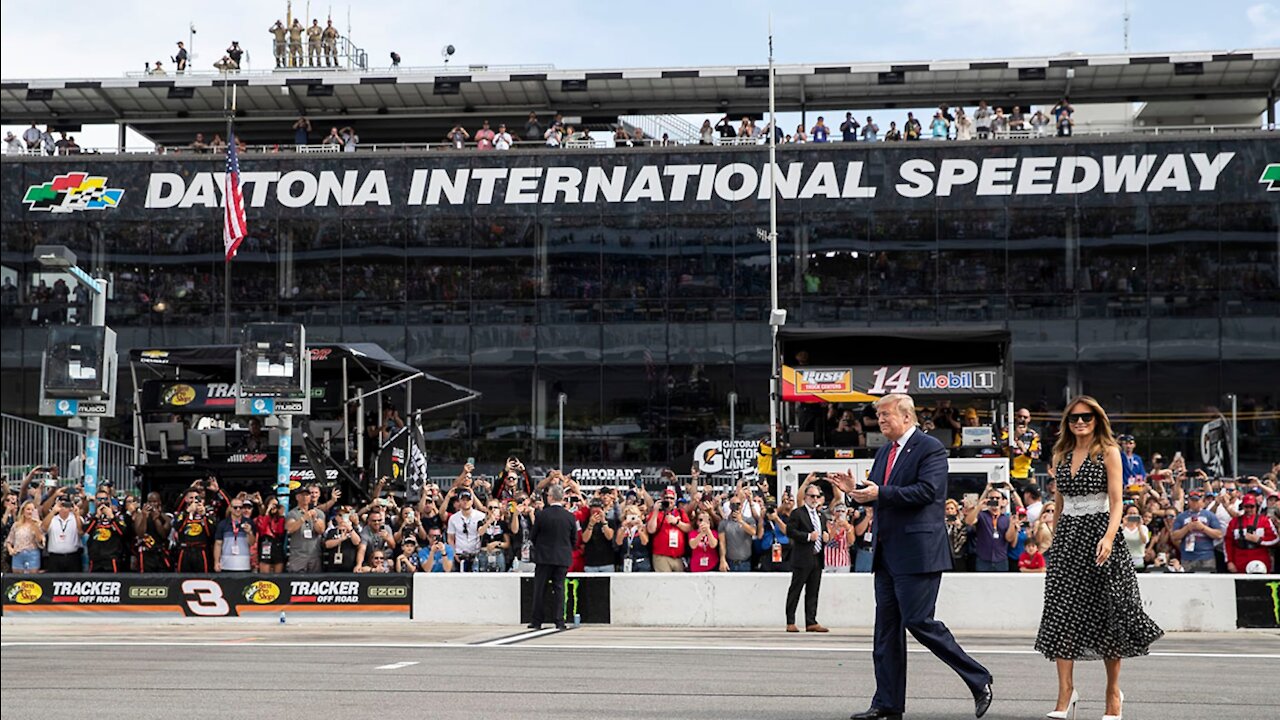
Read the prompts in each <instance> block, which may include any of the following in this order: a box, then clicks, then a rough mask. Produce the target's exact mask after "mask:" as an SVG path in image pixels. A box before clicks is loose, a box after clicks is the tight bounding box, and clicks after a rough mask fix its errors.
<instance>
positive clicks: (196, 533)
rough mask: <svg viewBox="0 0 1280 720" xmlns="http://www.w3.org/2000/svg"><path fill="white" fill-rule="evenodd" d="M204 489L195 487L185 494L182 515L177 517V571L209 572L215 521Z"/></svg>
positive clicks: (175, 562)
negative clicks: (206, 505) (204, 495)
mask: <svg viewBox="0 0 1280 720" xmlns="http://www.w3.org/2000/svg"><path fill="white" fill-rule="evenodd" d="M202 495H203V491H202V490H201V489H199V488H196V487H192V488H191V489H189V490H187V492H186V494H185V495H183V497H182V501H181V504H180V505H179V507H180V508H181V509H180V510H179V512H178V517H177V519H176V520H175V521H174V524H175V525H176V526H177V535H178V543H177V550H178V555H177V557H176V558H175V561H174V563H173V566H174V571H175V572H180V573H207V572H209V569H210V566H211V563H210V562H209V550H210V546H211V545H212V543H213V522H212V519H211V518H210V517H209V515H208V514H207V513H206V512H205V506H204V500H203V498H202Z"/></svg>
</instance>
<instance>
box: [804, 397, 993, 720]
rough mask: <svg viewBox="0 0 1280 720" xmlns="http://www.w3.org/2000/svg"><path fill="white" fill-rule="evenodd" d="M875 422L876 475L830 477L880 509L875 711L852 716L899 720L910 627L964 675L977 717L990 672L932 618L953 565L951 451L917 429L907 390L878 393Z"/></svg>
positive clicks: (986, 699)
mask: <svg viewBox="0 0 1280 720" xmlns="http://www.w3.org/2000/svg"><path fill="white" fill-rule="evenodd" d="M876 419H877V420H878V421H879V424H880V432H882V433H884V436H885V438H886V439H887V440H888V441H889V442H888V444H886V445H885V446H884V447H882V448H880V450H879V451H878V452H877V453H876V461H875V464H874V465H872V466H871V478H870V480H869V481H868V480H861V479H856V478H854V477H853V476H852V473H832V474H829V475H828V477H829V478H830V479H831V480H832V481H833V482H834V483H835V484H836V485H837V486H839V487H840V489H841V490H843V491H844V492H845V494H846V495H848V496H849V497H851V498H853V500H854V501H856V502H859V503H862V504H864V505H874V506H875V509H876V513H875V520H874V521H873V522H874V524H873V526H872V535H873V541H872V546H871V551H872V553H873V557H874V560H873V563H874V564H873V568H874V571H875V584H876V632H875V648H874V649H873V651H872V655H871V657H872V660H873V661H874V663H875V672H876V694H875V696H874V697H872V698H871V708H870V709H869V710H867V711H866V712H861V713H857V714H856V715H854V716H853V718H852V720H878V719H887V720H901V718H902V713H903V711H904V710H905V708H906V702H907V638H906V632H910V633H911V634H912V636H914V637H915V639H916V640H917V641H919V642H920V644H921V645H924V646H925V647H927V648H929V651H930V652H932V653H933V654H934V655H936V656H937V657H938V659H939V660H942V662H944V663H946V664H947V665H948V666H950V667H951V669H952V670H955V671H956V673H957V674H959V675H960V678H961V679H962V680H964V683H965V685H967V686H968V687H969V690H970V692H972V693H973V698H974V712H975V714H976V715H977V717H982V716H983V715H984V714H985V713H986V712H987V708H989V707H990V706H991V699H992V693H991V673H990V672H988V671H987V669H986V668H985V667H983V666H982V665H981V664H979V663H978V661H977V660H974V659H973V658H971V657H969V656H968V655H967V654H966V653H965V651H964V650H961V649H960V646H959V645H958V644H956V640H955V638H954V637H952V636H951V631H950V630H948V629H947V626H946V625H943V624H942V623H941V622H939V621H937V620H935V619H934V617H933V612H934V605H935V604H936V603H937V600H938V586H939V584H940V583H941V581H942V572H943V571H944V570H950V569H951V551H950V548H949V547H948V544H947V532H946V523H945V510H944V503H945V502H946V497H947V450H946V448H944V447H943V446H942V443H940V442H938V441H937V440H936V439H934V438H932V437H929V436H928V435H926V434H924V433H923V432H920V431H919V430H917V429H916V409H915V403H914V402H912V400H911V396H909V395H900V394H892V395H885V396H884V397H882V398H880V400H878V401H877V402H876Z"/></svg>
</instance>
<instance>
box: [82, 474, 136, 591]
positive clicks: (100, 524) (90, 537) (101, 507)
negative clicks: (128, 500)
mask: <svg viewBox="0 0 1280 720" xmlns="http://www.w3.org/2000/svg"><path fill="white" fill-rule="evenodd" d="M95 505H97V508H96V509H95V510H94V512H93V518H92V519H91V520H90V521H89V525H88V527H86V528H85V534H86V535H87V540H86V545H87V546H88V551H89V572H91V573H97V572H111V573H113V572H120V571H121V570H124V569H127V567H122V563H121V561H122V560H123V559H124V532H125V530H124V523H123V522H121V520H120V516H119V515H118V514H117V513H116V510H115V508H113V507H112V506H111V502H110V501H109V499H108V496H107V495H106V494H105V493H99V494H98V496H97V502H96V503H95Z"/></svg>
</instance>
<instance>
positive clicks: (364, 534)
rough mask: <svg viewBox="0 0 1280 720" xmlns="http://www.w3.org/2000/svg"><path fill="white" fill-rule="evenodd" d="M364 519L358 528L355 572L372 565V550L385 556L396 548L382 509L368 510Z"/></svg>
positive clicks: (362, 570)
mask: <svg viewBox="0 0 1280 720" xmlns="http://www.w3.org/2000/svg"><path fill="white" fill-rule="evenodd" d="M385 499H386V498H381V500H385ZM365 520H366V523H365V526H364V527H362V528H359V530H358V532H359V533H360V549H359V550H357V551H356V568H357V569H356V572H364V571H365V570H368V569H369V568H371V567H373V553H374V552H382V553H383V557H384V558H386V557H389V555H390V553H393V552H395V549H396V539H395V536H394V535H392V534H391V528H388V527H387V523H386V515H385V514H384V513H383V511H382V510H370V511H369V514H368V515H366V516H365Z"/></svg>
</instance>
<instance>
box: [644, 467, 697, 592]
mask: <svg viewBox="0 0 1280 720" xmlns="http://www.w3.org/2000/svg"><path fill="white" fill-rule="evenodd" d="M646 529H647V530H648V531H649V536H650V538H652V543H653V569H654V572H684V553H685V545H686V542H685V534H686V533H688V532H689V531H690V530H692V529H693V525H692V524H691V523H690V522H689V516H688V515H686V514H685V512H684V510H681V509H680V508H679V507H678V506H677V505H676V489H675V488H674V487H668V488H667V489H666V490H663V491H662V500H661V501H660V502H658V503H657V504H656V505H654V508H653V511H652V512H651V513H650V514H649V522H648V525H647V528H646Z"/></svg>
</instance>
